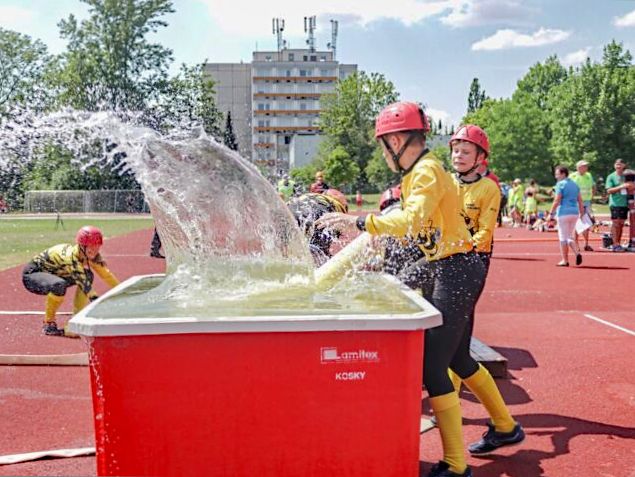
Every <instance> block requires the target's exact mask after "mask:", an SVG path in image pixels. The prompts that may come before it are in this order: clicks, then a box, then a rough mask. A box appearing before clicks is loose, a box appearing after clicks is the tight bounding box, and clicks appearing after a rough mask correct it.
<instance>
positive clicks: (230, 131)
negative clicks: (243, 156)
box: [223, 111, 238, 151]
mask: <svg viewBox="0 0 635 477" xmlns="http://www.w3.org/2000/svg"><path fill="white" fill-rule="evenodd" d="M223 143H224V144H225V146H227V147H228V148H230V149H231V150H232V151H237V150H238V142H236V135H235V134H234V126H233V125H232V113H231V111H227V120H226V121H225V131H224V132H223Z"/></svg>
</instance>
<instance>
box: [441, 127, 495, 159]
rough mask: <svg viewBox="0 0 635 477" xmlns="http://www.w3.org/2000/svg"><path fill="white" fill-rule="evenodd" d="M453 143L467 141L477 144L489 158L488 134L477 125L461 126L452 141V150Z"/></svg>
mask: <svg viewBox="0 0 635 477" xmlns="http://www.w3.org/2000/svg"><path fill="white" fill-rule="evenodd" d="M453 141H467V142H471V143H472V144H476V145H477V146H479V147H480V148H481V149H483V151H485V154H486V155H488V156H489V139H488V138H487V134H486V133H485V131H483V130H482V129H481V128H480V127H478V126H477V125H475V124H466V125H465V126H461V127H460V128H459V130H458V131H457V132H455V133H454V136H452V138H451V139H450V148H452V142H453Z"/></svg>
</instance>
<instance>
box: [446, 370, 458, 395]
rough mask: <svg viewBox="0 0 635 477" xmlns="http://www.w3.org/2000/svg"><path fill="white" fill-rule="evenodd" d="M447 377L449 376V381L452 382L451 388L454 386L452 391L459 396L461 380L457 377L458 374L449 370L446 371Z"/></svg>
mask: <svg viewBox="0 0 635 477" xmlns="http://www.w3.org/2000/svg"><path fill="white" fill-rule="evenodd" d="M448 376H450V381H452V386H454V390H455V391H456V393H457V394H459V391H460V390H461V378H460V377H459V375H458V374H456V373H455V372H454V371H452V370H451V369H448Z"/></svg>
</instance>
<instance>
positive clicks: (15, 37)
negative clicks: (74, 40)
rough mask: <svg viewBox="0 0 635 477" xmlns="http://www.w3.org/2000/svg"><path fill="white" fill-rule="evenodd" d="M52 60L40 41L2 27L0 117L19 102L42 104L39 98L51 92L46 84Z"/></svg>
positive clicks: (0, 33) (0, 39)
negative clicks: (45, 79) (45, 80)
mask: <svg viewBox="0 0 635 477" xmlns="http://www.w3.org/2000/svg"><path fill="white" fill-rule="evenodd" d="M51 61H52V58H51V56H50V55H49V54H48V51H47V48H46V45H44V43H42V42H41V41H40V40H32V39H31V37H29V36H28V35H23V34H21V33H17V32H14V31H11V30H5V29H3V28H0V116H2V115H3V114H7V113H8V111H9V109H10V108H11V107H12V106H14V105H15V104H17V103H21V104H25V105H26V103H28V104H29V106H31V107H33V106H37V105H38V104H39V102H38V101H36V99H37V98H38V97H39V96H41V95H42V94H45V93H47V91H48V89H47V88H46V87H45V86H44V84H43V83H44V78H45V77H46V74H47V71H48V70H49V67H48V66H47V65H49V64H50V63H51Z"/></svg>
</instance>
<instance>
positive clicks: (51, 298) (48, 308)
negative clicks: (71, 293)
mask: <svg viewBox="0 0 635 477" xmlns="http://www.w3.org/2000/svg"><path fill="white" fill-rule="evenodd" d="M63 301H64V297H63V296H59V295H54V294H53V293H49V294H48V295H46V305H45V307H44V322H45V323H52V322H54V321H55V313H57V310H58V309H59V307H60V306H61V304H62V302H63Z"/></svg>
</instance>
